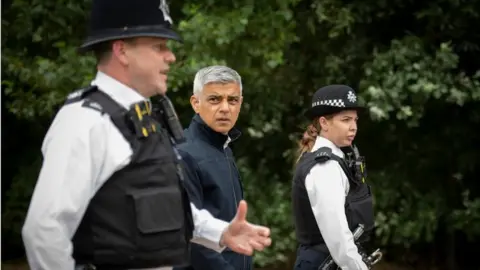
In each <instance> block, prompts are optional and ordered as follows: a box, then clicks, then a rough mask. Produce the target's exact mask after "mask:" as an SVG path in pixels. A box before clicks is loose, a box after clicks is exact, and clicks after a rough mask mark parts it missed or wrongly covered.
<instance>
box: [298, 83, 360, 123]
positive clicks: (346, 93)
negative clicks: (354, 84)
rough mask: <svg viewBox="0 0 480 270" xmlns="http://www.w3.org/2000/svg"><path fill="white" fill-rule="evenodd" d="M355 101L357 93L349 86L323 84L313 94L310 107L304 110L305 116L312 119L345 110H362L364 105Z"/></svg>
mask: <svg viewBox="0 0 480 270" xmlns="http://www.w3.org/2000/svg"><path fill="white" fill-rule="evenodd" d="M357 101H358V100H357V95H356V94H355V91H354V90H353V89H352V88H351V87H350V86H347V85H341V84H334V85H328V86H324V87H322V88H320V89H318V90H317V91H316V92H315V94H314V95H313V98H312V104H311V107H310V108H309V109H308V110H307V111H306V112H305V116H306V117H307V118H309V119H313V118H315V117H319V116H325V115H329V114H334V113H337V112H341V111H345V110H356V111H361V110H363V109H364V107H362V106H360V105H358V103H357Z"/></svg>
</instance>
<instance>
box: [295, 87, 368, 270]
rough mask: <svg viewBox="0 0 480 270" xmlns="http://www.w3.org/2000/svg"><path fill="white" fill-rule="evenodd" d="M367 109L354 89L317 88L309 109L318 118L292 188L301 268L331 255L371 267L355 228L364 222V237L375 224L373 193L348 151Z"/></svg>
mask: <svg viewBox="0 0 480 270" xmlns="http://www.w3.org/2000/svg"><path fill="white" fill-rule="evenodd" d="M361 109H362V108H361V107H360V106H359V105H358V104H357V97H356V94H355V91H354V90H353V89H352V88H350V87H349V86H346V85H328V86H325V87H322V88H320V89H319V90H317V92H316V93H315V94H314V96H313V99H312V105H311V108H309V109H308V111H307V112H306V116H307V117H308V118H309V119H310V120H311V121H312V122H311V124H310V125H309V126H308V128H307V131H306V132H305V134H304V137H303V139H302V140H301V142H300V158H299V160H298V162H297V164H296V169H295V175H294V179H293V189H292V201H293V213H294V219H295V231H296V235H297V240H298V242H299V248H298V251H297V259H296V262H295V269H296V270H300V269H302V270H303V269H311V270H317V269H321V268H319V266H320V265H321V264H322V263H325V261H326V260H327V259H328V257H329V256H331V257H330V258H333V262H334V263H336V265H337V266H338V267H339V268H340V269H344V270H347V269H348V270H364V269H368V268H367V265H366V264H365V262H364V261H363V259H362V256H361V255H360V253H359V248H358V247H357V245H356V243H355V242H354V238H353V235H352V231H354V230H355V229H356V228H357V227H358V226H359V225H360V224H362V226H364V229H365V233H364V234H363V237H362V238H360V239H358V242H362V240H364V239H367V238H366V237H365V236H368V234H369V232H371V230H372V229H373V226H374V216H373V204H372V196H371V193H370V187H369V186H368V185H367V184H366V183H365V182H364V177H363V176H362V175H361V171H356V172H355V171H353V168H352V167H351V166H350V165H349V163H348V162H347V161H346V160H345V154H344V152H343V151H342V148H349V147H351V146H352V142H353V140H354V138H355V135H356V133H357V119H358V111H359V110H361ZM362 165H364V164H362ZM357 172H358V173H357ZM334 269H335V268H334Z"/></svg>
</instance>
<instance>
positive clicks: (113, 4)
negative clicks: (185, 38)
mask: <svg viewBox="0 0 480 270" xmlns="http://www.w3.org/2000/svg"><path fill="white" fill-rule="evenodd" d="M169 13H170V11H169V8H168V4H167V2H166V0H139V1H135V0H93V2H92V9H91V14H90V27H89V33H88V36H87V38H86V40H85V41H84V43H83V44H82V45H81V46H80V48H79V49H78V50H79V52H81V53H83V52H87V51H89V50H91V49H92V47H93V46H94V45H97V44H99V43H102V42H105V41H110V40H117V39H125V38H134V37H160V38H167V39H173V40H176V41H180V42H182V38H181V37H180V35H179V34H177V33H176V32H175V31H174V30H173V29H172V24H173V22H172V19H171V17H170V14H169Z"/></svg>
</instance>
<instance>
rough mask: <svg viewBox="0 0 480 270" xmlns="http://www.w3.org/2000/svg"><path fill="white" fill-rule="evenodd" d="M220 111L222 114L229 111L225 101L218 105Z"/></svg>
mask: <svg viewBox="0 0 480 270" xmlns="http://www.w3.org/2000/svg"><path fill="white" fill-rule="evenodd" d="M220 111H222V112H228V111H230V106H229V104H228V101H227V100H223V101H222V103H220Z"/></svg>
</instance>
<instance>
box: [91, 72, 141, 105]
mask: <svg viewBox="0 0 480 270" xmlns="http://www.w3.org/2000/svg"><path fill="white" fill-rule="evenodd" d="M92 85H96V86H98V88H99V89H100V90H101V91H102V92H104V93H106V94H107V95H109V96H110V97H111V98H112V99H114V100H115V101H116V102H118V103H119V104H120V105H122V106H124V107H125V108H126V109H130V106H131V105H132V104H134V103H137V102H140V101H144V100H148V99H146V98H145V97H143V96H142V95H140V93H138V92H137V91H135V90H134V89H132V88H130V87H128V86H126V85H125V84H123V83H121V82H119V81H117V80H116V79H114V78H112V77H110V76H109V75H107V74H105V73H103V72H101V71H98V72H97V75H96V77H95V79H94V80H93V81H92Z"/></svg>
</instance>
